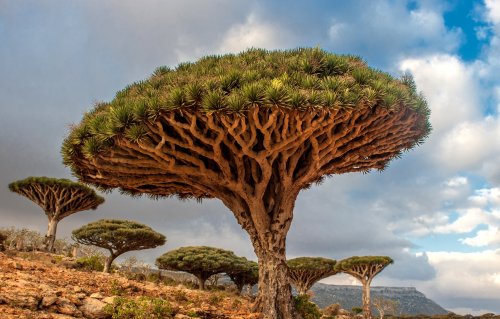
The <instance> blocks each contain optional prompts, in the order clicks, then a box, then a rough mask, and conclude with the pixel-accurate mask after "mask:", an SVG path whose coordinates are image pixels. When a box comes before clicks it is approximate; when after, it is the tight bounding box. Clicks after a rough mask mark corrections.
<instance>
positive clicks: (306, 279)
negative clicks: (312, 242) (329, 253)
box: [287, 257, 337, 295]
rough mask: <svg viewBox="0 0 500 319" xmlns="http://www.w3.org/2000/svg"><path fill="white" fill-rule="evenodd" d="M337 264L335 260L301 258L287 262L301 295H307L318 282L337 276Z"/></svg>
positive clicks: (292, 278) (291, 277)
mask: <svg viewBox="0 0 500 319" xmlns="http://www.w3.org/2000/svg"><path fill="white" fill-rule="evenodd" d="M336 263H337V261H336V260H334V259H328V258H321V257H299V258H294V259H290V260H288V261H287V265H288V268H289V275H290V279H291V281H292V283H293V285H294V286H295V288H296V289H297V292H298V293H299V295H305V294H307V291H308V290H309V289H311V287H312V285H314V284H315V283H316V282H317V281H319V280H321V279H323V278H326V277H330V276H333V275H335V274H336V273H337V271H336V270H335V269H334V267H335V264H336Z"/></svg>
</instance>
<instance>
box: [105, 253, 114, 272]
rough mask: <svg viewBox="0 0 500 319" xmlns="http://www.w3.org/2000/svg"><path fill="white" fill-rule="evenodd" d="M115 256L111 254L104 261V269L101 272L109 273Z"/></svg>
mask: <svg viewBox="0 0 500 319" xmlns="http://www.w3.org/2000/svg"><path fill="white" fill-rule="evenodd" d="M116 257H117V256H115V254H113V253H111V254H110V255H109V256H108V257H107V258H106V261H105V262H104V269H103V271H102V272H106V273H109V272H110V271H111V264H112V263H113V260H115V258H116Z"/></svg>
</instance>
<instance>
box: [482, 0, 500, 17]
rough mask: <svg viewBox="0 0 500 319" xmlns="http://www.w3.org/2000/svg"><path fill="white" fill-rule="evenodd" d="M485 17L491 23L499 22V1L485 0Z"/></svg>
mask: <svg viewBox="0 0 500 319" xmlns="http://www.w3.org/2000/svg"><path fill="white" fill-rule="evenodd" d="M484 4H485V6H486V10H487V19H488V20H489V21H490V22H492V23H500V1H498V0H485V1H484Z"/></svg>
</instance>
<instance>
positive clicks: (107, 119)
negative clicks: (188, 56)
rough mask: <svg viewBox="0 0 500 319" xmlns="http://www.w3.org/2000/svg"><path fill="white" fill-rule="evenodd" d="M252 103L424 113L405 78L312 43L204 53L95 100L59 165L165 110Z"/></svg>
mask: <svg viewBox="0 0 500 319" xmlns="http://www.w3.org/2000/svg"><path fill="white" fill-rule="evenodd" d="M255 106H260V107H282V108H290V109H300V110H305V109H323V108H326V109H341V108H347V109H356V108H363V107H375V106H379V107H384V108H388V109H391V110H398V109H400V108H401V107H409V108H411V109H414V110H415V111H416V112H418V113H420V114H422V115H424V117H425V118H428V115H429V109H428V107H427V105H426V102H425V100H424V99H423V98H422V96H420V95H419V94H418V93H417V91H416V88H415V85H414V83H413V81H412V79H411V77H409V76H404V77H403V78H402V79H395V78H393V77H392V76H390V75H389V74H387V73H384V72H381V71H378V70H375V69H372V68H369V67H368V66H367V65H366V64H365V63H364V62H363V61H362V60H361V59H359V58H357V57H354V56H350V55H336V54H333V53H329V52H326V51H323V50H321V49H318V48H314V49H311V48H299V49H293V50H285V51H267V50H262V49H250V50H248V51H245V52H242V53H239V54H226V55H214V56H207V57H204V58H201V59H200V60H198V61H197V62H195V63H182V64H179V65H178V66H177V67H176V68H174V69H170V68H167V67H161V68H158V69H157V70H156V71H155V72H154V73H153V75H152V76H151V77H150V78H149V79H147V80H145V81H141V82H137V83H134V84H132V85H129V86H127V87H126V88H125V89H124V90H122V91H120V92H118V93H117V94H116V97H115V98H114V99H113V100H112V101H111V102H106V103H99V104H97V105H96V106H95V108H94V109H93V110H92V111H91V112H89V113H87V114H86V115H85V116H84V119H83V121H82V122H81V123H80V124H79V125H77V126H74V127H73V128H72V130H71V132H70V134H69V136H68V137H67V138H66V140H65V142H64V144H63V148H62V154H63V158H64V162H65V164H67V165H69V166H72V162H71V158H72V157H73V156H75V155H84V156H87V157H93V156H94V155H96V154H98V153H99V152H101V151H103V150H104V149H106V148H107V147H109V146H111V145H112V144H113V143H114V137H117V136H124V137H126V138H127V139H129V140H131V141H134V142H137V141H140V140H141V139H142V138H144V137H145V135H146V132H147V130H146V129H145V127H146V126H147V123H152V122H154V121H155V119H156V118H157V117H158V116H159V115H160V114H164V113H165V112H168V111H172V110H178V109H183V108H191V109H199V110H202V111H204V112H242V111H244V110H247V109H249V108H251V107H255ZM421 125H423V126H425V128H424V129H423V131H425V132H427V133H428V132H429V131H430V124H429V122H428V121H425V122H424V123H422V124H421ZM427 133H426V134H424V135H427ZM424 138H425V136H422V139H421V140H420V141H418V142H421V141H422V140H423V139H424ZM418 142H417V143H418Z"/></svg>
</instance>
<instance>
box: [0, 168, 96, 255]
mask: <svg viewBox="0 0 500 319" xmlns="http://www.w3.org/2000/svg"><path fill="white" fill-rule="evenodd" d="M9 189H10V190H11V191H13V192H15V193H18V194H19V195H22V196H24V197H26V198H28V199H30V200H31V201H33V202H34V203H35V204H37V205H38V206H40V207H41V208H42V209H43V211H44V212H45V215H47V218H48V219H49V225H48V227H47V234H46V235H45V243H44V245H45V250H46V251H48V252H53V250H54V242H55V240H56V231H57V224H58V223H59V221H60V220H61V219H63V218H65V217H68V216H69V215H72V214H74V213H76V212H79V211H83V210H88V209H96V208H97V206H99V205H101V204H102V203H104V198H102V197H101V196H99V195H97V194H96V192H95V191H94V190H93V189H92V188H90V187H87V186H85V185H83V184H80V183H76V182H72V181H70V180H67V179H57V178H50V177H28V178H26V179H23V180H19V181H16V182H13V183H10V184H9Z"/></svg>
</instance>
